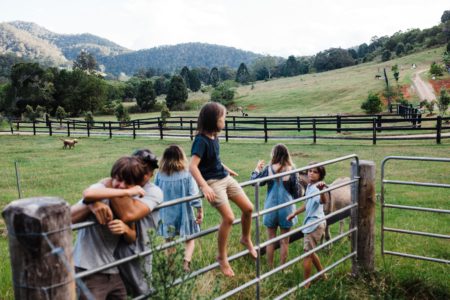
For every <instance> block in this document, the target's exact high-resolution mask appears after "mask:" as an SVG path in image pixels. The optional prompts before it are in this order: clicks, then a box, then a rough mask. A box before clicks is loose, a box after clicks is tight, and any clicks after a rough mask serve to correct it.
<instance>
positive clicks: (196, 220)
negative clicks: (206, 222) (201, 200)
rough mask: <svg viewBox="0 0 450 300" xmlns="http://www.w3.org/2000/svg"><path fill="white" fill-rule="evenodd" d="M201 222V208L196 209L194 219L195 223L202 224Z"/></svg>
mask: <svg viewBox="0 0 450 300" xmlns="http://www.w3.org/2000/svg"><path fill="white" fill-rule="evenodd" d="M202 222H203V208H201V207H197V217H196V218H195V223H197V224H202Z"/></svg>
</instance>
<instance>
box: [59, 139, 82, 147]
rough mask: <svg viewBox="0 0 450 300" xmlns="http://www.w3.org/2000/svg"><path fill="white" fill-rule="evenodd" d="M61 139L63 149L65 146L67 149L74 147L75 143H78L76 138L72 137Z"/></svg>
mask: <svg viewBox="0 0 450 300" xmlns="http://www.w3.org/2000/svg"><path fill="white" fill-rule="evenodd" d="M61 141H63V149H67V147H69V149H72V148H75V144H76V143H78V140H77V139H73V140H69V139H65V140H63V139H61Z"/></svg>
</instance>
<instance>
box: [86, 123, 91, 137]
mask: <svg viewBox="0 0 450 300" xmlns="http://www.w3.org/2000/svg"><path fill="white" fill-rule="evenodd" d="M86 130H87V136H88V137H91V122H86Z"/></svg>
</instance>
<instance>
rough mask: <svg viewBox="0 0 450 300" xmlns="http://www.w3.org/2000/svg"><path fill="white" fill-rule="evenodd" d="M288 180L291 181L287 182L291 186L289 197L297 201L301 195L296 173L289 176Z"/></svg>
mask: <svg viewBox="0 0 450 300" xmlns="http://www.w3.org/2000/svg"><path fill="white" fill-rule="evenodd" d="M290 179H291V180H289V182H290V184H291V186H290V190H291V195H292V197H293V198H294V199H297V198H299V197H300V195H301V190H300V189H301V188H300V181H299V176H298V174H297V173H294V174H291V178H290Z"/></svg>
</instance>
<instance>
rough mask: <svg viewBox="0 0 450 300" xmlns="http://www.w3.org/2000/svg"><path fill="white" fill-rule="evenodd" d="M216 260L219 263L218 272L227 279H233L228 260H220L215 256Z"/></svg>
mask: <svg viewBox="0 0 450 300" xmlns="http://www.w3.org/2000/svg"><path fill="white" fill-rule="evenodd" d="M216 260H217V262H218V263H219V266H220V270H221V271H222V273H223V275H225V276H227V277H233V276H234V272H233V269H232V268H231V266H230V264H229V263H228V259H226V258H220V257H218V256H217V257H216Z"/></svg>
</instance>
